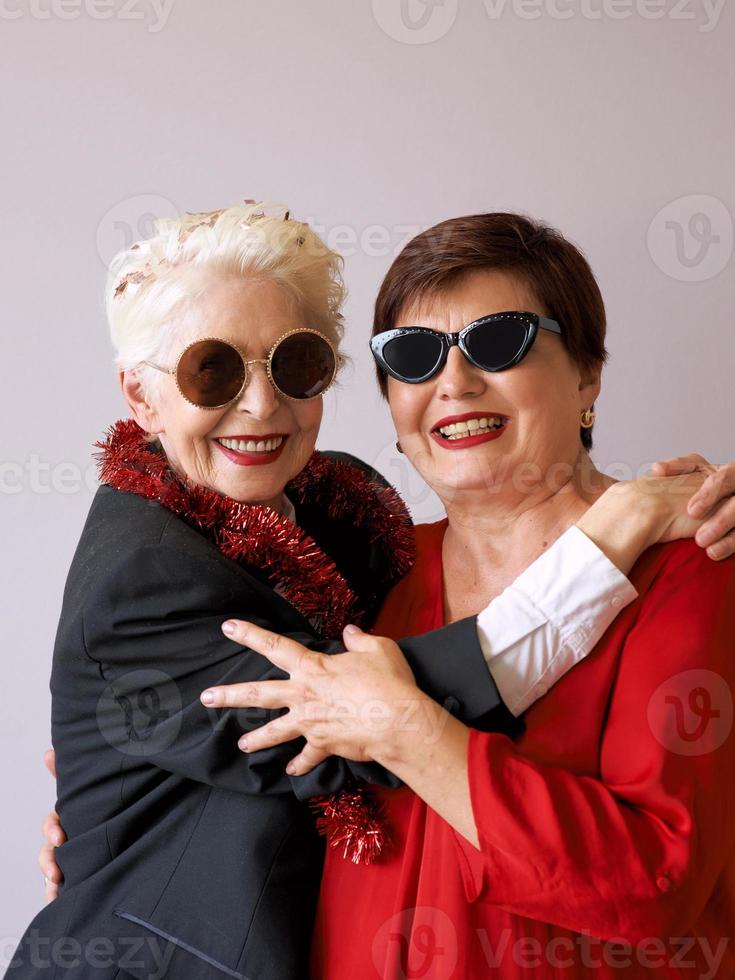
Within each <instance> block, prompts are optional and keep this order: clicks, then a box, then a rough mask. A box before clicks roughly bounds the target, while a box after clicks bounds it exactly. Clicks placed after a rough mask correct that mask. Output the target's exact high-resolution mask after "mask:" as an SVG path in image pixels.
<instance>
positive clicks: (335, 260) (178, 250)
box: [105, 201, 346, 389]
mask: <svg viewBox="0 0 735 980" xmlns="http://www.w3.org/2000/svg"><path fill="white" fill-rule="evenodd" d="M202 272H204V273H205V274H206V273H208V272H215V273H225V274H231V275H238V276H243V277H245V278H247V279H255V280H268V281H271V282H274V283H276V284H277V285H279V286H282V287H283V288H284V290H285V291H286V293H287V294H288V295H289V296H290V297H291V299H292V300H293V301H295V303H296V304H297V305H298V307H299V309H300V310H301V311H302V313H303V315H304V316H305V317H306V318H307V320H308V325H309V326H311V327H313V328H314V329H317V330H319V331H320V332H322V333H324V334H325V335H326V336H327V337H329V338H330V339H331V340H332V341H333V342H334V343H335V344H336V345H337V346H339V343H340V341H341V339H342V335H343V321H342V313H341V309H342V304H343V302H344V299H345V295H346V291H345V287H344V282H343V279H342V258H341V256H339V255H338V254H337V253H336V252H333V251H331V250H330V249H329V248H328V247H327V246H326V245H325V244H324V242H323V241H322V240H321V239H320V238H319V236H318V235H317V234H316V233H315V232H314V231H313V230H312V229H311V228H310V227H309V226H308V225H307V224H304V223H303V222H300V221H293V220H290V219H289V212H288V211H287V210H286V209H285V207H283V206H281V205H272V204H269V203H267V202H260V203H256V202H251V201H246V202H245V203H244V204H239V205H234V206H233V207H229V208H223V209H221V210H219V211H211V212H202V213H197V214H185V215H184V216H182V217H181V218H174V219H171V218H159V219H158V221H157V222H156V233H155V234H154V235H153V236H152V237H151V238H148V239H145V240H144V241H140V242H137V243H136V244H134V245H132V246H131V247H130V248H127V249H125V250H124V251H122V252H120V253H118V255H116V256H115V258H114V259H113V260H112V262H111V263H110V268H109V274H108V278H107V286H106V289H105V307H106V310H107V319H108V322H109V325H110V335H111V337H112V343H113V346H114V348H115V363H116V365H117V367H118V369H119V370H125V371H129V370H132V369H133V368H135V367H137V366H139V365H140V364H141V362H142V361H145V360H155V359H156V358H157V357H160V356H161V355H162V354H167V353H168V352H169V351H170V350H171V348H172V345H173V343H174V342H175V339H176V338H175V335H174V336H172V331H171V330H166V326H167V324H169V323H170V322H171V320H172V318H173V316H174V314H175V313H176V312H177V311H178V310H179V308H180V306H181V304H183V303H186V302H187V301H191V300H193V299H196V298H197V297H198V296H199V295H201V293H202V292H203V290H204V288H205V286H206V276H204V277H203V276H202V275H201V273H202ZM151 375H153V376H156V375H157V376H158V377H161V375H160V374H158V372H154V371H151V370H150V369H145V371H144V372H142V373H141V376H140V380H141V382H142V383H143V384H144V385H145V387H146V388H147V389H150V387H151V384H152V383H153V384H155V381H154V378H153V377H151Z"/></svg>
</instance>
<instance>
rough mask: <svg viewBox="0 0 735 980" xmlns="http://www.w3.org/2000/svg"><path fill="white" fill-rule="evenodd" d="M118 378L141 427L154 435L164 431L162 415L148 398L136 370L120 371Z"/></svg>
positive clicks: (133, 414) (134, 416)
mask: <svg viewBox="0 0 735 980" xmlns="http://www.w3.org/2000/svg"><path fill="white" fill-rule="evenodd" d="M118 380H119V382H120V387H121V388H122V393H123V397H124V398H125V401H126V402H127V403H128V406H129V408H130V413H131V415H132V416H133V418H134V419H135V421H136V422H137V423H138V425H139V426H140V427H141V429H145V431H146V432H149V433H151V434H153V435H158V433H160V432H163V431H164V429H163V422H162V421H161V417H160V415H159V413H158V412H157V411H156V409H155V407H154V406H153V405H152V403H151V402H150V400H149V399H148V397H147V395H146V393H145V391H144V389H143V386H142V385H141V383H140V379H139V378H138V377H137V375H136V374H135V372H134V371H119V372H118Z"/></svg>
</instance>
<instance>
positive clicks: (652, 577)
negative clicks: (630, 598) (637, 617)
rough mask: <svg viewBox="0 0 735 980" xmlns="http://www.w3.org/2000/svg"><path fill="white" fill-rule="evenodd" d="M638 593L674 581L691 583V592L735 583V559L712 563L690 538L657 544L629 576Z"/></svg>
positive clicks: (647, 552) (634, 567)
mask: <svg viewBox="0 0 735 980" xmlns="http://www.w3.org/2000/svg"><path fill="white" fill-rule="evenodd" d="M629 577H630V579H631V581H632V582H633V584H634V585H635V586H636V588H637V589H638V591H639V592H640V591H649V590H650V589H652V588H654V587H655V588H657V589H660V588H664V587H665V586H666V584H667V583H670V582H671V581H673V580H677V581H688V582H690V584H691V586H692V588H697V587H700V588H701V587H706V586H707V585H712V584H713V583H717V582H719V583H722V584H723V585H727V584H728V583H732V582H735V558H728V559H726V560H725V561H719V562H717V561H713V560H712V559H711V558H709V557H708V555H707V553H706V552H705V551H704V549H703V548H700V547H699V545H698V544H697V543H696V541H694V539H693V538H687V539H685V540H682V541H671V542H668V543H666V544H657V545H654V546H653V547H652V548H649V549H648V550H647V551H644V552H643V554H642V555H641V556H640V558H639V559H638V561H637V562H636V563H635V565H634V566H633V568H632V570H631V572H630V576H629Z"/></svg>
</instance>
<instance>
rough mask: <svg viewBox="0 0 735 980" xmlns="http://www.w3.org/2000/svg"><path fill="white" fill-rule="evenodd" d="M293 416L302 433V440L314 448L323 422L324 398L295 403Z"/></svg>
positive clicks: (300, 433)
mask: <svg viewBox="0 0 735 980" xmlns="http://www.w3.org/2000/svg"><path fill="white" fill-rule="evenodd" d="M292 412H293V417H294V421H295V423H296V428H297V430H298V433H299V435H300V437H301V438H300V442H301V443H302V444H304V445H307V446H309V445H310V446H311V447H312V448H313V446H314V443H315V442H316V439H317V436H318V435H319V427H320V426H321V424H322V414H323V412H324V403H323V399H322V398H313V399H311V400H310V401H308V402H302V403H301V404H299V403H298V402H296V403H293V408H292Z"/></svg>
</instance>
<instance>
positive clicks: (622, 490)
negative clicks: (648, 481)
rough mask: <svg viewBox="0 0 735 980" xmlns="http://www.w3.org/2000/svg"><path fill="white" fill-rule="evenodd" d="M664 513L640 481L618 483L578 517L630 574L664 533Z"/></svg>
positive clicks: (585, 530) (580, 524)
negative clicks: (662, 515) (662, 531)
mask: <svg viewBox="0 0 735 980" xmlns="http://www.w3.org/2000/svg"><path fill="white" fill-rule="evenodd" d="M661 521H662V517H661V513H660V511H659V510H658V509H657V508H656V506H655V502H654V501H653V499H652V497H651V495H650V494H646V493H644V492H643V491H642V488H641V487H640V486H639V485H638V484H637V482H636V481H629V482H626V483H616V484H614V485H613V486H612V487H610V488H609V489H608V490H606V491H605V493H604V494H602V496H601V497H599V498H598V500H597V501H596V502H595V503H594V504H593V505H592V507H590V508H589V510H588V511H587V512H586V513H585V514H584V515H583V516H582V517H581V518H580V520H579V521H577V527H578V528H579V529H580V531H582V532H583V533H584V534H586V535H587V537H588V538H590V539H591V540H592V541H593V542H594V543H595V544H596V545H597V547H598V548H599V549H600V550H601V551H603V552H604V553H605V554H606V555H607V557H608V558H609V559H610V561H611V562H612V563H613V564H614V565H616V566H617V568H618V569H619V570H620V571H621V572H622V573H623V574H624V575H627V574H628V572H629V571H630V569H631V568H632V567H633V565H634V564H635V563H636V561H637V560H638V558H639V557H640V555H641V554H642V553H643V552H644V551H645V550H646V548H649V547H650V546H651V545H652V544H654V543H655V542H656V541H658V540H659V538H660V536H661V530H662V528H661Z"/></svg>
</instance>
